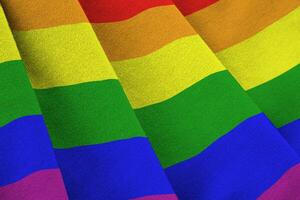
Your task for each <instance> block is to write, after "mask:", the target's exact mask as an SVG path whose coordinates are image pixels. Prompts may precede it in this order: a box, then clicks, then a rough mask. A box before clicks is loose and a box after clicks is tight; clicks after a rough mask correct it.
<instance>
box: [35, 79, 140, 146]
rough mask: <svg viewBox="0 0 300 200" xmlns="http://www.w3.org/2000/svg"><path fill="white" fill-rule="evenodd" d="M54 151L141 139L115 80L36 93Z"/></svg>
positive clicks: (126, 102) (138, 126) (137, 126)
mask: <svg viewBox="0 0 300 200" xmlns="http://www.w3.org/2000/svg"><path fill="white" fill-rule="evenodd" d="M36 93H37V96H38V98H39V102H40V105H41V108H42V113H43V115H44V117H45V120H46V124H47V127H48V129H49V132H50V136H51V139H52V143H53V145H54V147H55V148H70V147H75V146H82V145H91V144H99V143H104V142H109V141H113V140H119V139H127V138H131V137H135V136H144V132H143V130H142V128H141V127H140V125H139V123H138V121H137V119H136V117H135V115H134V112H133V110H132V109H131V108H130V105H129V103H128V100H127V98H126V96H125V94H124V92H123V90H122V88H121V86H120V84H119V82H118V81H117V80H105V81H98V82H89V83H81V84H76V85H71V86H64V87H56V88H49V89H38V90H36Z"/></svg>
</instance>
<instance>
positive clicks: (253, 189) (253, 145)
mask: <svg viewBox="0 0 300 200" xmlns="http://www.w3.org/2000/svg"><path fill="white" fill-rule="evenodd" d="M297 162H299V159H298V156H297V154H296V153H295V152H294V151H293V150H292V148H290V146H289V145H288V144H287V142H286V141H285V140H284V139H283V137H282V136H281V135H280V134H279V133H278V131H277V130H276V128H275V127H274V126H273V125H272V124H271V122H270V121H269V120H268V119H267V117H266V116H265V115H264V114H258V115H255V116H253V117H251V118H249V119H247V120H245V121H243V122H242V123H240V124H239V125H238V126H237V127H236V128H234V129H233V130H232V131H230V132H229V133H228V134H226V135H224V136H223V137H221V138H219V139H218V140H217V141H215V142H214V143H213V144H212V145H210V146H209V147H208V148H207V149H206V150H204V151H203V152H201V153H200V154H199V155H197V156H195V157H193V158H191V159H189V160H186V161H183V162H181V163H179V164H176V165H174V166H172V167H169V168H167V169H166V173H167V176H168V177H169V180H170V182H171V184H172V185H173V188H174V190H175V191H176V193H177V194H178V196H179V198H180V199H206V200H210V199H211V200H218V199H239V200H243V199H245V200H249V199H255V198H256V197H257V196H259V195H260V194H261V193H262V192H263V191H265V190H266V189H267V188H268V187H270V186H271V185H272V184H273V183H275V181H276V180H277V179H278V178H279V177H280V176H281V175H282V174H283V173H284V172H285V171H286V170H287V169H289V168H290V167H292V166H293V165H295V164H296V163H297Z"/></svg>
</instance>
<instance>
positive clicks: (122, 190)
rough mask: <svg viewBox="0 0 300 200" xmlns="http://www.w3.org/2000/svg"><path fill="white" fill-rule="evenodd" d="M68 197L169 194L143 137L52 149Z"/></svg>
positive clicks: (98, 198) (97, 199)
mask: <svg viewBox="0 0 300 200" xmlns="http://www.w3.org/2000/svg"><path fill="white" fill-rule="evenodd" d="M55 153H56V156H57V160H58V163H59V166H60V168H61V170H62V174H63V178H64V182H65V185H66V188H67V191H68V193H69V197H70V199H76V200H81V199H82V200H85V199H89V200H93V199H95V200H101V199H103V200H107V199H109V200H121V199H130V198H135V197H141V196H145V195H152V194H170V193H173V190H172V189H171V186H170V185H169V183H168V181H167V178H166V176H165V174H164V172H163V169H162V168H161V166H160V164H159V162H158V160H157V158H156V156H155V154H154V152H153V150H152V148H151V146H150V144H149V142H148V139H147V138H142V137H137V138H132V139H127V140H119V141H114V142H109V143H105V144H98V145H89V146H81V147H75V148H70V149H57V150H55Z"/></svg>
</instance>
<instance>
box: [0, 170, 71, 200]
mask: <svg viewBox="0 0 300 200" xmlns="http://www.w3.org/2000/svg"><path fill="white" fill-rule="evenodd" d="M0 197H1V200H16V199H22V200H41V199H43V200H54V199H55V200H66V199H68V197H67V193H66V190H65V187H64V184H63V180H62V176H61V174H60V171H59V170H58V169H47V170H41V171H38V172H35V173H32V174H30V175H28V176H26V177H25V178H23V179H21V180H19V181H17V182H15V183H12V184H9V185H6V186H3V187H0Z"/></svg>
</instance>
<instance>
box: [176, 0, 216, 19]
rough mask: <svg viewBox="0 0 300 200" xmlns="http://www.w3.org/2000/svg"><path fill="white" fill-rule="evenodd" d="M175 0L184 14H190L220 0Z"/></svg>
mask: <svg viewBox="0 0 300 200" xmlns="http://www.w3.org/2000/svg"><path fill="white" fill-rule="evenodd" d="M173 1H174V3H175V4H176V6H177V8H178V9H179V10H180V11H181V13H182V14H183V15H189V14H191V13H193V12H196V11H198V10H201V9H202V8H205V7H207V6H209V5H211V4H213V3H216V2H217V1H218V0H173Z"/></svg>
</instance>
